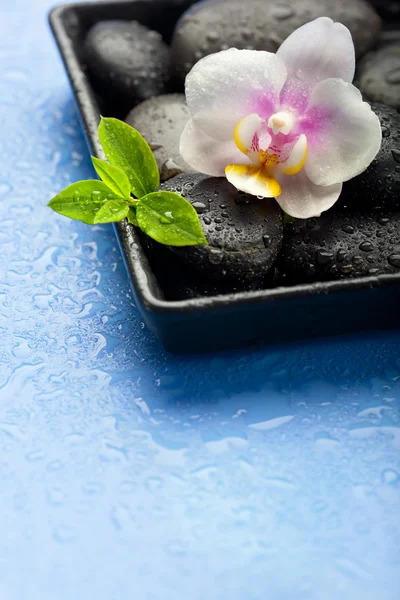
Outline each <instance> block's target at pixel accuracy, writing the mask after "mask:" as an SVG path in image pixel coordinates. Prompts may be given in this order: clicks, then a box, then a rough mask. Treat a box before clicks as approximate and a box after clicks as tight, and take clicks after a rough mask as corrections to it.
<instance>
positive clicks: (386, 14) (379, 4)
mask: <svg viewBox="0 0 400 600" xmlns="http://www.w3.org/2000/svg"><path fill="white" fill-rule="evenodd" d="M369 2H370V4H372V6H373V7H374V8H375V10H376V11H377V13H378V14H379V15H380V16H381V17H382V19H384V21H386V22H387V23H388V24H389V25H393V23H400V2H399V0H369Z"/></svg>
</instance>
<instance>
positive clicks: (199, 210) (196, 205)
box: [192, 202, 206, 215]
mask: <svg viewBox="0 0 400 600" xmlns="http://www.w3.org/2000/svg"><path fill="white" fill-rule="evenodd" d="M192 206H193V208H195V209H196V211H197V213H198V214H199V215H201V214H202V213H203V212H204V210H205V208H206V205H205V204H204V202H193V204H192Z"/></svg>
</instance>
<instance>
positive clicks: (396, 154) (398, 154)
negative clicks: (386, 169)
mask: <svg viewBox="0 0 400 600" xmlns="http://www.w3.org/2000/svg"><path fill="white" fill-rule="evenodd" d="M392 155H393V158H394V160H395V161H396V162H397V163H400V150H398V149H397V148H393V150H392Z"/></svg>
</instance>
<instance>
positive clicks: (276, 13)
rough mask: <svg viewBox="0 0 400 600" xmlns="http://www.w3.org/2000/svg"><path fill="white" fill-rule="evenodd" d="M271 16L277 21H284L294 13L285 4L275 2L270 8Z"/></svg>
mask: <svg viewBox="0 0 400 600" xmlns="http://www.w3.org/2000/svg"><path fill="white" fill-rule="evenodd" d="M271 12H272V16H273V17H275V19H277V20H278V21H284V20H285V19H289V18H290V17H292V16H293V15H294V10H293V8H291V7H290V6H287V5H286V4H277V5H276V6H274V7H273V8H272V10H271Z"/></svg>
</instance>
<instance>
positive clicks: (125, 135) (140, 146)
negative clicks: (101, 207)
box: [99, 118, 160, 198]
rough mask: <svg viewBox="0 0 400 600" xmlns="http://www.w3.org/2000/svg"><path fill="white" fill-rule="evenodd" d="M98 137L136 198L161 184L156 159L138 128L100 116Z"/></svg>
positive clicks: (110, 160) (111, 161) (108, 157)
mask: <svg viewBox="0 0 400 600" xmlns="http://www.w3.org/2000/svg"><path fill="white" fill-rule="evenodd" d="M99 139H100V142H101V145H102V146H103V150H104V152H105V155H106V156H107V159H108V160H109V162H110V163H111V164H112V165H114V166H116V167H119V168H120V169H122V170H123V171H124V173H125V174H126V175H127V177H128V179H129V182H130V184H131V191H132V193H133V195H134V196H136V197H137V198H142V196H145V195H146V194H150V193H151V192H154V191H155V190H156V189H157V188H158V187H159V185H160V175H159V172H158V167H157V163H156V159H155V158H154V156H153V153H152V151H151V150H150V146H149V145H148V143H147V142H146V141H145V140H144V139H143V137H142V136H141V135H140V133H139V132H138V131H136V129H133V127H130V125H127V124H126V123H124V122H123V121H120V120H119V119H109V118H107V119H104V118H102V119H101V122H100V125H99Z"/></svg>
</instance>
